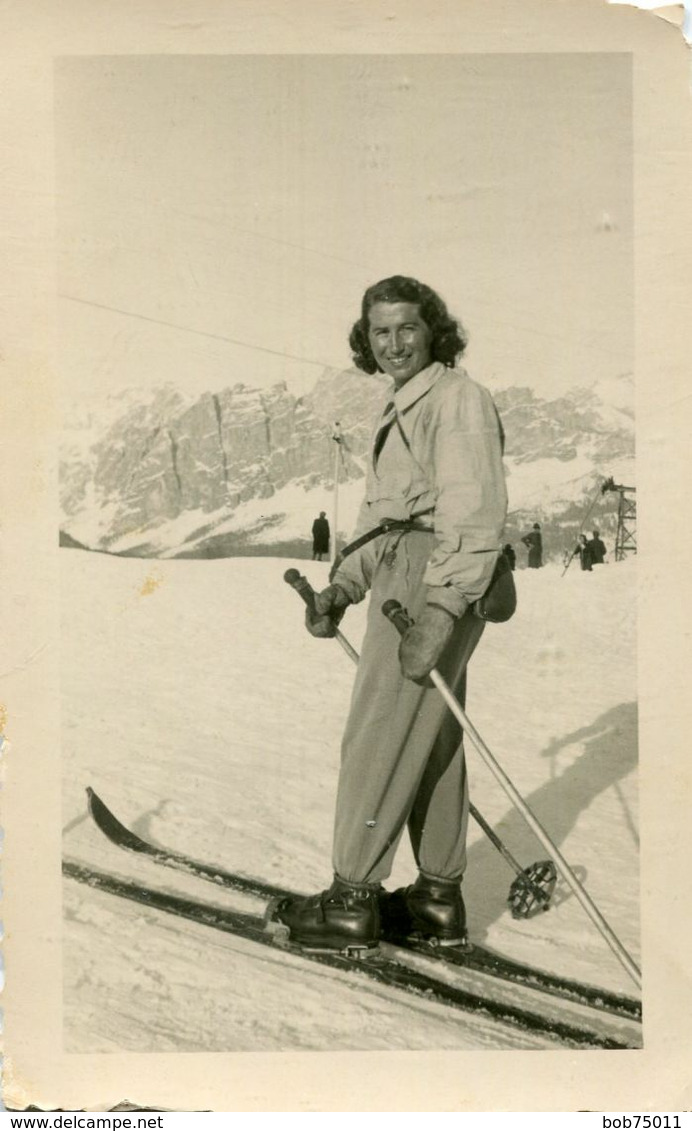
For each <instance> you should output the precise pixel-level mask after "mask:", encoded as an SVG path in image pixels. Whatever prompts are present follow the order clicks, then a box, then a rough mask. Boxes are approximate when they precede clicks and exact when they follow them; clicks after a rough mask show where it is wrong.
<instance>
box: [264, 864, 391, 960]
mask: <svg viewBox="0 0 692 1131" xmlns="http://www.w3.org/2000/svg"><path fill="white" fill-rule="evenodd" d="M379 895H380V886H379V884H376V885H373V884H349V883H347V882H346V881H345V880H341V879H339V877H338V876H335V877H334V882H333V884H332V886H331V887H330V888H328V889H327V891H322V892H320V893H319V894H318V895H310V896H292V897H284V898H280V899H277V900H272V901H271V902H270V904H269V906H268V908H267V915H266V926H267V930H268V931H269V932H270V934H272V935H274V937H275V941H276V942H277V943H278V944H279V945H287V944H292V945H295V946H298V947H300V948H301V950H311V951H335V952H337V953H340V954H344V955H346V957H348V958H359V959H363V958H371V957H374V956H375V955H376V954H377V952H378V949H379V939H380V912H379V902H378V899H379Z"/></svg>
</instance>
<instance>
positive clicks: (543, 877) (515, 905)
mask: <svg viewBox="0 0 692 1131" xmlns="http://www.w3.org/2000/svg"><path fill="white" fill-rule="evenodd" d="M284 581H285V582H286V583H287V584H288V585H290V586H291V588H292V589H295V591H296V593H297V594H298V595H299V596H300V597H301V599H302V600H303V601H304V603H305V605H306V606H307V608H308V609H309V610H310V612H311V613H312V614H313V615H315V616H316V615H317V611H316V609H315V590H314V589H313V588H312V585H311V584H310V582H309V581H308V579H307V578H306V577H303V575H302V574H301V573H299V572H298V570H297V569H287V570H286V572H285V574H284ZM334 637H335V639H336V640H338V642H339V644H340V645H341V647H342V648H343V650H344V652H345V653H346V655H347V656H349V657H350V659H352V660H353V662H354V664H357V663H358V660H359V659H360V657H359V655H358V653H357V652H356V650H355V648H354V647H353V645H352V644H351V643H350V642H349V641H348V640H347V639H346V637H345V636H344V634H343V632H340V631H339V629H338V628H335V630H334ZM469 812H470V814H471V816H472V817H473V818H474V820H475V821H476V823H477V824H478V825H480V827H481V829H482V830H483V832H484V833H485V834H486V836H487V837H488V838H489V840H490V842H491V843H492V844H493V845H494V846H495V848H496V849H497V850H498V852H499V853H500V855H501V856H502V857H503V859H504V860H505V861H506V863H507V864H509V866H510V868H511V869H512V871H513V872H514V873H515V874H516V877H517V878H516V880H515V881H514V883H513V884H512V887H511V888H510V895H509V899H508V903H509V904H510V907H511V909H512V915H513V916H514V918H517V919H520V918H521V919H525V918H527V916H528V915H529V913H530V912H531V910H532V909H533V906H534V903H532V902H531V900H530V899H529V898H528V896H529V895H530V896H533V900H534V901H535V902H536V903H538V905H539V906H540V907H541V908H542V909H543V910H544V911H547V910H548V908H549V906H550V899H551V896H552V894H553V889H554V887H555V880H556V876H555V870H554V868H553V867H552V862H550V861H537V862H536V863H535V864H530V865H529V867H528V868H522V866H521V864H519V863H518V861H517V860H515V858H514V856H512V853H511V852H510V851H509V849H508V848H507V845H506V844H504V843H503V842H502V841H501V840H500V838H499V836H498V835H497V833H496V832H495V830H494V829H493V828H491V826H490V825H489V824H488V822H487V821H486V820H485V817H483V815H482V814H481V813H480V812H479V811H478V809H477V808H476V806H475V805H474V804H473V802H472V801H469Z"/></svg>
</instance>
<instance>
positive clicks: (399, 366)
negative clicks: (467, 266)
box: [368, 302, 432, 389]
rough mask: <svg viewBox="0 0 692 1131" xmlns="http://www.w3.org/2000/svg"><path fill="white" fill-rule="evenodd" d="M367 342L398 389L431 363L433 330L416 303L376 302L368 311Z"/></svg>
mask: <svg viewBox="0 0 692 1131" xmlns="http://www.w3.org/2000/svg"><path fill="white" fill-rule="evenodd" d="M368 324H369V325H368V341H369V342H370V348H371V350H372V352H373V356H374V358H375V361H376V362H377V364H378V365H379V367H380V369H383V370H384V372H385V373H388V374H389V376H390V377H393V378H394V384H395V385H396V387H397V389H399V388H401V386H402V385H405V384H406V382H407V381H410V380H411V378H412V377H415V376H416V373H420V371H421V369H425V368H426V366H428V365H430V361H431V358H430V345H431V342H432V330H431V329H430V327H429V326H428V324H427V322H425V321H424V320H423V318H422V316H421V312H420V307H419V305H418V303H416V302H376V303H374V305H373V306H371V307H370V310H369V311H368Z"/></svg>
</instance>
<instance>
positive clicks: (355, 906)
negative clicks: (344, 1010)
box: [272, 275, 507, 953]
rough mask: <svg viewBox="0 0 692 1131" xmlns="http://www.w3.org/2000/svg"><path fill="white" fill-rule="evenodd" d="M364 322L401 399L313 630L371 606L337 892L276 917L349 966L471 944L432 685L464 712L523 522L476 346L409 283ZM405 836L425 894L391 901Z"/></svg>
mask: <svg viewBox="0 0 692 1131" xmlns="http://www.w3.org/2000/svg"><path fill="white" fill-rule="evenodd" d="M361 311H362V313H361V319H360V321H359V322H357V323H356V325H355V326H354V327H353V330H352V332H351V337H350V343H351V347H352V349H353V351H354V360H355V362H356V364H357V365H358V366H359V367H360V368H361V369H364V370H365V371H366V372H369V373H374V372H376V371H377V370H381V371H383V372H384V373H386V374H388V375H389V376H390V377H392V378H393V379H394V393H393V396H392V399H391V401H390V403H389V404H388V405H387V407H386V408H385V411H384V415H383V416H382V417H381V418H380V419H379V420H378V421H377V423H376V426H375V430H374V433H373V438H372V448H371V453H370V458H369V459H368V467H367V475H366V484H365V498H364V500H363V504H362V506H361V509H360V513H359V517H358V522H357V525H356V530H355V532H354V536H353V539H352V541H351V543H350V544H349V545H348V546H346V547H345V549H344V550H342V552H341V554H340V555H339V557H338V558H337V560H336V562H335V564H334V567H333V569H332V570H331V572H330V584H329V585H328V586H327V587H326V589H324V590H322V592H321V593H318V594H316V595H315V597H314V603H313V605H312V607H311V608H310V610H309V612H308V616H307V628H308V631H309V632H310V633H311V634H312V635H313V636H315V637H321V638H330V637H333V636H334V635H335V630H336V626H337V625H338V624H339V623H340V621H341V619H342V617H343V616H344V614H345V612H346V610H347V609H348V607H349V606H350V605H354V604H357V603H359V602H360V601H362V600H363V599H364V598H365V596H366V594H367V593H370V613H369V617H368V627H367V630H366V633H365V638H364V641H363V648H362V651H361V655H360V660H359V663H358V672H357V676H356V683H355V687H354V691H353V697H352V701H351V712H350V715H349V718H348V721H347V724H346V730H345V733H344V738H343V743H342V757H341V770H340V775H339V786H338V792H337V802H336V817H335V824H334V839H333V856H332V863H333V870H334V882H333V884H332V886H331V887H330V888H329V889H327V890H325V891H323V892H320V893H318V894H317V895H315V896H309V897H303V896H296V897H290V898H286V899H282V900H281V901H280V902H279V903H278V904H277V905H276V906H275V907H274V908H273V911H272V917H273V919H274V921H275V924H276V925H277V929H280V930H281V931H287V932H288V934H289V936H290V939H291V940H292V942H293V943H295V944H296V945H298V946H303V947H305V948H308V949H311V948H312V949H314V948H317V949H327V950H344V951H347V952H349V953H351V952H352V951H353V950H355V951H357V952H358V953H361V952H366V953H367V952H369V951H370V950H371V949H373V948H376V947H377V945H378V943H379V940H380V938H385V939H389V940H394V941H396V939H397V938H400V937H402V936H408V935H410V934H411V933H413V934H416V935H420V936H421V937H423V938H424V939H426V940H432V941H433V944H434V945H440V946H454V945H457V944H460V943H463V942H464V940H465V938H466V910H465V906H464V901H463V898H462V895H461V880H462V876H463V873H464V870H465V866H466V847H465V842H466V826H467V823H468V812H469V809H468V786H467V779H466V766H465V760H464V748H463V743H462V735H461V730H460V727H459V726H458V724H457V723H456V720H455V718H454V717H453V716H451V715H448V714H447V713H446V712H445V708H444V703H443V701H442V699H441V698H440V697H439V696H437V695H436V692H435V689H434V687H433V686H432V684H431V683H430V681H429V680H428V679H427V677H428V675H429V673H430V672H431V671H432V669H433V668H436V667H437V666H438V665H439V666H440V671H441V672H442V673H444V678H445V679H446V680H447V681H448V682H449V684H450V686H451V687H452V688H453V692H454V694H455V695H456V696H457V697H458V700H459V702H463V701H464V696H465V689H466V667H467V664H468V662H469V660H470V658H471V656H472V654H473V652H474V650H475V648H476V645H477V644H478V642H479V640H480V638H481V635H482V633H483V629H484V624H483V622H482V621H481V620H479V619H478V617H476V616H475V615H474V613H473V610H472V605H473V602H474V601H475V600H477V599H478V598H479V597H480V596H482V595H483V594H484V593H485V591H486V590H487V588H488V585H489V583H490V579H491V576H492V573H493V569H494V567H495V563H496V561H497V557H498V551H499V545H500V537H501V534H502V528H503V524H504V520H505V515H506V509H507V494H506V490H505V483H504V474H503V467H502V429H501V426H500V421H499V417H498V414H497V411H496V409H495V406H494V404H493V401H492V398H491V396H490V394H489V393H488V392H487V390H486V389H484V388H482V387H481V386H480V385H476V384H475V382H473V381H472V380H471V379H470V377H469V376H468V375H467V374H466V373H465V372H464V371H463V370H462V369H455V363H456V360H457V358H458V357H460V355H461V354H462V353H463V350H464V346H465V344H466V343H465V338H464V337H462V334H461V332H460V330H459V327H458V325H457V323H456V322H455V321H454V320H453V319H452V318H450V316H449V314H448V312H447V307H446V306H445V304H444V302H443V301H442V299H441V298H440V297H439V295H437V294H435V292H434V291H433V290H431V288H430V287H428V286H426V285H425V284H423V283H419V282H418V281H417V280H416V279H410V278H405V277H403V276H398V275H397V276H393V277H390V278H388V279H384V280H382V282H380V283H377V284H375V285H374V286H372V287H369V288H368V290H367V291H366V292H365V295H364V297H363V302H362V308H361ZM395 425H396V426H395ZM393 523H394V525H393ZM392 599H394V600H396V601H398V602H399V603H400V604H401V605H402V606H404V607H405V608H406V609H407V611H408V612H409V613H410V614H411V615H412V617H413V620H412V622H411V624H410V626H409V627H408V628H407V630H406V633H405V634H404V636H403V639H402V641H401V645H399V640H398V636H397V634H396V632H394V631H393V630H392V626H391V625H390V624H389V623H388V622H387V621H386V620H385V619H384V618H383V617H382V615H381V611H380V610H381V609H382V607H383V602H385V601H391V600H392ZM406 827H408V830H409V834H410V839H411V846H412V849H413V854H414V858H415V862H416V865H417V867H418V878H417V879H416V881H415V883H413V884H412V885H410V886H409V887H408V888H400V889H397V890H395V891H393V892H391V891H390V892H387V891H385V890H384V889H383V887H382V884H383V882H384V881H385V880H386V879H387V878H388V877H389V875H390V872H391V869H392V865H393V862H394V856H395V853H396V850H397V846H398V843H399V840H400V838H401V836H402V833H403V831H404V829H405V828H406Z"/></svg>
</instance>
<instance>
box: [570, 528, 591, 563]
mask: <svg viewBox="0 0 692 1131" xmlns="http://www.w3.org/2000/svg"><path fill="white" fill-rule="evenodd" d="M577 554H578V555H579V563H580V565H581V568H582V569H588V570H591V566H592V563H593V558H592V556H591V543H590V542H588V541H587V538H586V535H585V534H580V535H579V541H578V542H577V545H576V546H575V547H574V553H573V554H572V557H573V558H576V556H577Z"/></svg>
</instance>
